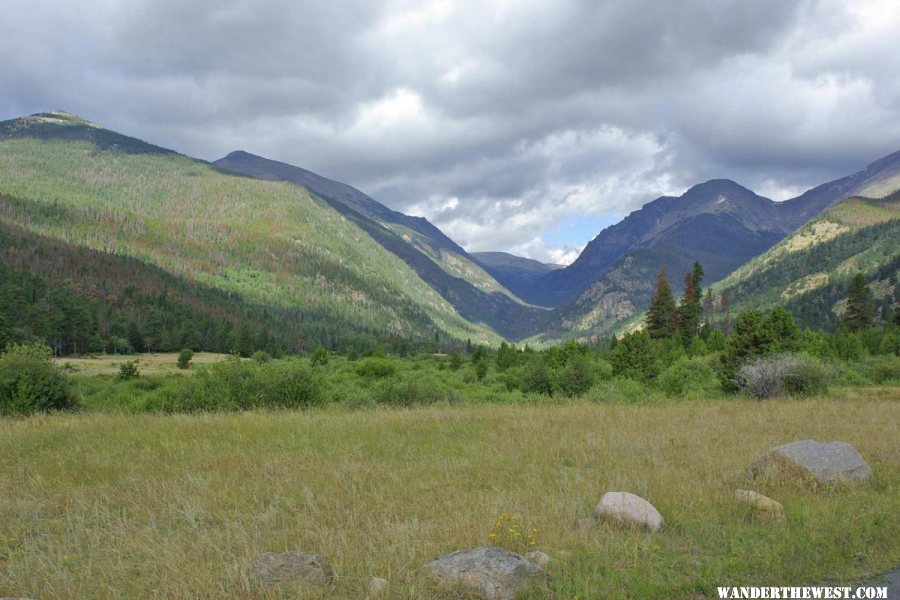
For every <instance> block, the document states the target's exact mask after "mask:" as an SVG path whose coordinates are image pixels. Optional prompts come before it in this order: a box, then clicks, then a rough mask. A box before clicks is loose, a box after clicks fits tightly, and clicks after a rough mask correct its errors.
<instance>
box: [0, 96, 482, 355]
mask: <svg viewBox="0 0 900 600" xmlns="http://www.w3.org/2000/svg"><path fill="white" fill-rule="evenodd" d="M0 224H2V226H3V231H0V233H2V234H3V235H4V236H5V237H8V238H10V239H16V240H19V241H18V242H15V243H14V246H15V245H21V248H18V247H14V246H11V247H9V248H7V249H5V250H4V251H3V252H0V261H4V264H5V265H6V266H7V267H8V268H9V269H12V271H10V272H11V273H13V275H14V276H15V277H16V278H19V279H20V280H21V281H31V280H29V279H28V278H27V277H25V275H24V274H23V273H22V272H23V271H24V272H27V273H30V275H31V276H32V277H38V278H39V279H40V281H37V282H35V284H34V285H38V284H40V285H49V286H51V287H52V288H53V289H56V288H57V287H58V286H60V285H64V286H68V287H66V289H70V288H71V290H74V293H75V294H76V295H80V296H83V297H86V298H89V299H90V301H91V302H94V301H95V300H96V301H99V302H100V303H101V306H102V305H103V304H104V303H107V304H109V306H110V309H111V310H113V309H114V310H117V311H119V310H120V307H121V306H123V305H122V304H121V303H123V302H124V303H131V305H132V306H134V307H140V306H145V307H146V310H143V309H142V310H141V311H137V310H136V309H135V310H131V309H128V310H124V312H121V311H120V313H117V314H120V315H124V316H122V318H125V319H128V320H130V322H129V323H127V325H128V326H136V327H138V328H139V329H141V330H142V333H145V334H146V335H149V334H151V333H152V334H153V336H154V337H159V335H158V332H159V331H160V330H161V329H162V330H165V331H167V332H168V334H170V336H171V339H160V340H158V342H159V344H162V345H163V346H160V345H159V344H157V345H156V347H157V348H160V347H175V348H176V349H177V348H178V347H179V345H180V344H181V343H184V340H185V339H187V338H186V337H185V336H188V335H189V332H184V331H181V330H180V329H181V326H180V325H179V326H178V327H177V328H175V326H174V325H171V324H169V325H166V322H167V321H166V320H167V319H174V318H175V316H173V315H175V313H176V312H178V311H175V312H173V311H174V309H172V310H169V307H170V305H171V304H172V303H173V302H174V303H180V304H185V305H186V308H185V309H184V310H181V309H178V310H179V311H181V312H180V313H178V314H182V313H183V314H185V315H186V314H189V311H188V312H186V311H187V310H188V309H190V311H195V312H196V311H199V312H200V313H202V314H203V315H206V316H207V317H210V318H211V319H212V320H213V321H214V322H219V323H223V324H224V323H225V322H231V323H232V324H233V325H234V327H235V328H237V327H239V326H244V325H247V324H249V326H251V327H252V331H250V332H245V334H246V335H245V336H244V337H247V336H252V337H254V338H256V337H258V338H259V339H266V338H271V337H273V336H274V337H277V338H278V339H280V340H282V341H283V342H284V343H285V345H286V346H287V347H289V348H291V349H303V348H309V347H312V346H315V345H318V344H324V345H326V346H330V347H336V348H344V349H347V348H348V347H351V346H355V347H363V346H372V345H374V344H377V343H381V342H383V341H386V340H395V341H396V340H404V341H407V342H412V343H422V344H433V343H434V342H435V340H436V339H440V340H447V339H449V338H454V339H457V340H466V339H468V338H471V339H472V340H473V341H483V342H487V343H496V342H497V341H498V340H499V339H500V337H499V336H498V335H497V334H496V333H495V332H494V331H493V330H492V329H491V328H490V327H487V326H485V325H484V324H483V321H482V320H479V321H478V322H471V321H469V320H467V319H465V318H464V317H462V316H461V315H460V314H459V312H457V310H456V309H454V308H453V306H452V305H451V304H450V303H449V302H448V301H447V300H445V299H444V297H442V296H441V294H439V293H438V292H436V291H435V290H434V289H433V288H432V286H430V285H428V284H427V283H426V282H424V281H423V280H422V279H421V278H420V277H419V275H418V274H417V273H416V271H414V270H413V269H412V268H410V267H409V266H408V264H407V263H406V262H404V261H403V260H401V259H399V258H398V257H397V256H396V255H395V254H394V253H392V252H389V251H387V250H385V249H384V247H383V246H382V245H381V244H379V243H376V242H375V241H374V240H373V239H372V237H371V236H370V235H368V234H367V232H366V231H364V230H363V229H361V228H360V227H358V226H357V224H355V223H354V221H353V220H349V219H347V218H345V217H344V216H342V215H341V214H340V213H339V212H338V211H335V210H334V208H332V205H331V204H330V203H328V202H326V201H324V200H323V199H320V198H319V197H317V196H316V195H314V194H313V193H311V192H310V191H309V190H307V189H303V188H300V187H298V186H296V185H292V184H289V183H284V182H278V181H264V180H260V179H255V178H250V177H243V176H238V175H235V174H231V173H225V172H223V171H222V170H221V169H219V168H217V167H214V166H212V165H210V164H209V163H206V162H204V161H200V160H196V159H192V158H189V157H186V156H183V155H180V154H177V153H175V152H173V151H171V150H166V149H164V148H159V147H156V146H153V145H152V144H148V143H146V142H143V141H141V140H137V139H135V138H130V137H128V136H124V135H121V134H118V133H115V132H112V131H108V130H105V129H103V128H101V127H99V126H97V125H95V124H93V123H89V122H88V121H85V120H84V119H80V118H78V117H76V116H74V115H70V114H67V113H63V112H52V113H42V114H38V115H32V116H30V117H25V118H21V119H13V120H11V121H4V122H0ZM36 248H46V250H40V251H39V252H38V251H37V250H35V249H36ZM77 252H83V253H84V256H85V257H87V258H83V259H78V258H76V257H77ZM48 253H49V254H48ZM123 260H124V261H125V262H123ZM48 261H49V262H48ZM122 273H131V274H132V275H131V277H125V278H124V280H122ZM28 285H32V284H31V283H29V284H28ZM20 287H21V286H20ZM18 294H19V292H17V291H16V292H14V295H18ZM147 294H152V295H153V296H154V297H156V296H159V299H158V301H157V302H156V303H155V304H154V303H150V304H149V305H148V304H146V303H144V301H143V300H141V301H140V302H137V301H135V298H143V297H144V296H146V295H147ZM26 296H27V295H26ZM191 297H194V298H210V301H209V302H208V303H207V302H190V301H189V299H190V298H191ZM91 310H94V311H95V313H96V314H97V315H100V314H105V310H106V309H104V310H100V309H99V308H98V309H96V310H95V309H91ZM242 315H243V316H242ZM179 318H180V317H179ZM185 318H187V317H185ZM193 325H196V326H197V327H199V326H200V323H199V321H198V322H197V323H194V324H193ZM193 325H192V326H193ZM104 327H105V331H106V335H109V334H110V331H111V330H110V327H111V325H110V324H109V323H107V324H106V325H105V326H104ZM102 329H104V328H101V327H100V325H98V326H97V330H98V331H99V330H102ZM144 329H146V330H147V331H146V332H144V331H143V330H144ZM176 329H178V331H176Z"/></svg>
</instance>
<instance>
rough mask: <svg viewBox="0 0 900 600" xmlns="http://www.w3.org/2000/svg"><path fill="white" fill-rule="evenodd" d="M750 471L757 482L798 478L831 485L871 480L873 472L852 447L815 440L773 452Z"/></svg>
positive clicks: (776, 448) (777, 448) (766, 455)
mask: <svg viewBox="0 0 900 600" xmlns="http://www.w3.org/2000/svg"><path fill="white" fill-rule="evenodd" d="M750 470H751V472H752V473H753V476H754V477H756V478H757V479H778V478H782V477H785V476H792V475H793V476H797V475H799V476H800V477H811V478H813V479H815V480H816V481H818V482H820V483H832V484H834V483H845V482H851V481H859V480H863V479H868V478H869V477H871V475H872V469H870V468H869V465H867V464H866V461H864V460H863V459H862V457H861V456H860V455H859V453H858V452H857V451H856V449H855V448H854V447H853V446H851V445H850V444H847V443H845V442H829V443H827V444H823V443H821V442H817V441H815V440H799V441H797V442H791V443H790V444H785V445H783V446H777V447H775V448H772V449H771V450H769V451H768V452H767V453H766V454H765V455H763V456H762V457H760V458H759V460H757V461H756V462H755V463H754V464H753V466H752V467H751V468H750Z"/></svg>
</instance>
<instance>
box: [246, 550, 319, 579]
mask: <svg viewBox="0 0 900 600" xmlns="http://www.w3.org/2000/svg"><path fill="white" fill-rule="evenodd" d="M247 575H248V576H250V577H252V578H255V579H258V580H259V581H262V582H263V583H281V582H287V581H294V582H302V583H312V584H327V583H331V581H332V580H333V579H334V573H333V571H332V570H331V565H329V564H328V561H326V560H325V559H324V558H323V557H322V556H321V555H320V554H307V553H306V552H283V553H281V554H278V553H275V552H266V553H265V554H262V555H260V556H258V557H256V558H255V559H254V560H253V562H252V563H250V567H249V568H248V569H247Z"/></svg>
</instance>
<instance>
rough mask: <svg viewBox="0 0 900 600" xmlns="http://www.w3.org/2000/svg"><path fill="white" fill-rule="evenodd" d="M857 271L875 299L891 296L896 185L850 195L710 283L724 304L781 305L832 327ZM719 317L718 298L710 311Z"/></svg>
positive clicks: (896, 265)
mask: <svg viewBox="0 0 900 600" xmlns="http://www.w3.org/2000/svg"><path fill="white" fill-rule="evenodd" d="M857 273H863V274H865V275H866V276H867V277H868V278H869V280H870V281H871V284H870V287H871V288H872V290H873V291H874V292H875V296H876V298H877V300H878V301H879V303H889V304H893V302H894V299H895V298H896V297H897V295H896V293H897V289H896V288H897V282H898V279H900V192H894V193H893V194H890V195H889V196H887V197H885V198H881V199H873V198H863V197H852V198H848V199H846V200H843V201H841V202H839V203H837V204H835V205H833V206H831V207H830V208H828V209H827V210H826V211H825V212H823V213H822V214H820V215H818V216H816V217H814V218H813V219H812V220H811V221H809V222H808V223H806V224H805V225H804V226H803V227H801V228H800V229H798V230H797V231H796V232H794V233H793V234H791V235H790V236H788V237H787V238H785V239H784V240H782V241H781V242H779V243H778V244H777V245H775V246H774V247H772V248H771V249H769V250H768V251H767V252H765V253H763V254H761V255H760V256H758V257H756V258H754V259H753V260H751V261H750V262H749V263H747V264H746V265H744V266H742V267H741V268H739V269H737V270H736V271H735V272H733V273H732V274H730V275H729V276H728V277H726V278H725V279H723V280H722V281H721V282H719V283H718V284H717V285H716V286H715V287H714V292H715V295H716V297H717V298H718V297H719V296H720V295H721V294H722V293H724V294H726V296H727V297H728V300H729V302H728V303H729V306H730V309H731V310H730V312H731V313H732V314H733V313H734V312H736V311H739V310H742V309H745V308H765V307H768V306H772V305H774V304H781V305H784V306H786V307H787V308H788V309H789V310H790V311H791V312H793V313H794V314H795V316H796V317H797V319H798V321H799V322H800V323H801V324H802V325H805V326H810V327H814V328H816V329H822V328H834V327H835V326H836V325H837V321H838V315H839V314H840V313H841V311H842V310H843V300H844V299H845V298H846V291H847V285H848V283H849V281H850V279H851V278H852V277H853V276H854V275H855V274H857ZM724 318H725V315H724V313H723V312H722V310H721V306H719V309H718V311H717V313H716V314H715V319H716V320H718V321H721V320H723V319H724Z"/></svg>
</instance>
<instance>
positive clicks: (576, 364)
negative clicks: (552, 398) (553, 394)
mask: <svg viewBox="0 0 900 600" xmlns="http://www.w3.org/2000/svg"><path fill="white" fill-rule="evenodd" d="M555 379H556V381H555V385H554V388H555V389H556V390H557V391H558V392H559V393H560V394H562V395H563V396H569V397H572V396H581V395H582V394H584V393H585V392H587V391H588V390H589V389H591V386H592V385H594V372H593V370H592V369H591V365H590V363H588V361H587V359H586V358H585V357H583V356H574V357H571V358H570V359H569V361H568V362H567V364H566V365H565V366H564V367H563V368H562V370H561V371H559V374H558V375H557V377H556V378H555Z"/></svg>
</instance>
